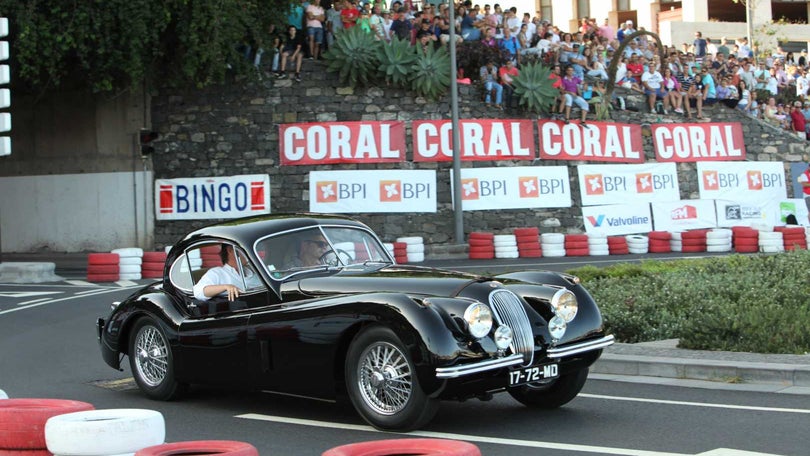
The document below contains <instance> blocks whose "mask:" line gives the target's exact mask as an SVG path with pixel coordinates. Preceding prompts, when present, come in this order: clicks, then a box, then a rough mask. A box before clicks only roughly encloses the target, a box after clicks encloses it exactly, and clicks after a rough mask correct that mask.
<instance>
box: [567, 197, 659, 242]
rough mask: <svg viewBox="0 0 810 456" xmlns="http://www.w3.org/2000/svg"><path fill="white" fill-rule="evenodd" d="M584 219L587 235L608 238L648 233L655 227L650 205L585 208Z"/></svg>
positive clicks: (583, 209)
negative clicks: (591, 234)
mask: <svg viewBox="0 0 810 456" xmlns="http://www.w3.org/2000/svg"><path fill="white" fill-rule="evenodd" d="M582 219H583V221H584V223H585V232H586V233H599V234H604V235H607V236H615V235H621V234H634V233H648V232H650V231H652V226H653V224H652V217H651V216H650V205H649V204H612V205H607V206H583V207H582Z"/></svg>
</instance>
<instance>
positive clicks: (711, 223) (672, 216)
mask: <svg viewBox="0 0 810 456" xmlns="http://www.w3.org/2000/svg"><path fill="white" fill-rule="evenodd" d="M651 206H652V214H653V225H654V226H655V229H656V230H657V231H685V230H693V229H697V228H715V227H716V226H717V215H716V214H715V211H714V201H712V200H681V201H669V202H659V203H652V204H651Z"/></svg>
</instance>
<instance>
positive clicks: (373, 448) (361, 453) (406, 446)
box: [136, 439, 481, 456]
mask: <svg viewBox="0 0 810 456" xmlns="http://www.w3.org/2000/svg"><path fill="white" fill-rule="evenodd" d="M405 454H410V455H415V456H418V455H425V456H429V455H436V456H481V450H479V449H478V447H477V446H475V445H473V444H472V443H469V442H462V441H460V440H445V439H396V440H377V441H373V442H360V443H350V444H348V445H342V446H339V447H335V448H332V449H331V450H326V451H325V452H324V453H323V455H322V456H386V455H389V456H393V455H405ZM136 456H137V453H136Z"/></svg>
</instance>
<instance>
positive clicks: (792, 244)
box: [773, 226, 807, 250]
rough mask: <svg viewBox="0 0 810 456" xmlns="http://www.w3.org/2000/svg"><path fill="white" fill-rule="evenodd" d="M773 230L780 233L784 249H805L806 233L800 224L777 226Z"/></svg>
mask: <svg viewBox="0 0 810 456" xmlns="http://www.w3.org/2000/svg"><path fill="white" fill-rule="evenodd" d="M773 230H774V231H779V232H781V233H782V243H783V244H784V246H785V250H797V249H798V250H807V234H806V233H805V230H804V227H801V226H777V227H774V229H773Z"/></svg>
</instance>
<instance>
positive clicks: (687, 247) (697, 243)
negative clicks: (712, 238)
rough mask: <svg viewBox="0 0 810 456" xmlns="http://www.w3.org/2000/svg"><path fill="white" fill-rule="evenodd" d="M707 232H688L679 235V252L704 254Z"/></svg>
mask: <svg viewBox="0 0 810 456" xmlns="http://www.w3.org/2000/svg"><path fill="white" fill-rule="evenodd" d="M707 232H708V230H689V231H684V232H683V233H681V252H684V253H697V252H705V251H706V233H707Z"/></svg>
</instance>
